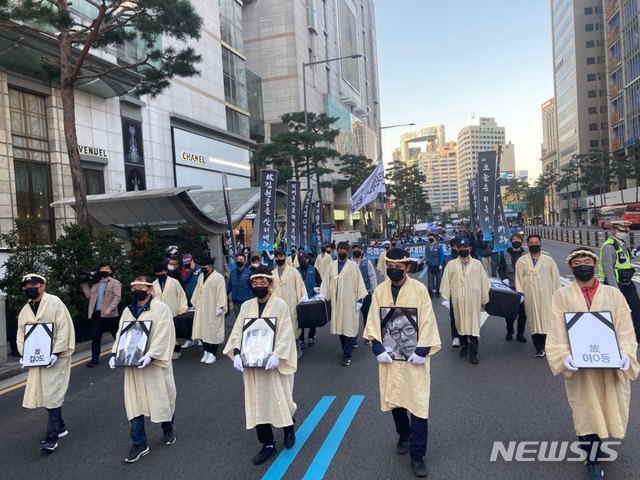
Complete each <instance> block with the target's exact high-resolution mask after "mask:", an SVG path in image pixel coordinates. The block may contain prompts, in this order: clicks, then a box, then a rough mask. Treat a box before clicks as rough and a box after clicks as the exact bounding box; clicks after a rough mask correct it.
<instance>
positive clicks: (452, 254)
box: [451, 250, 458, 258]
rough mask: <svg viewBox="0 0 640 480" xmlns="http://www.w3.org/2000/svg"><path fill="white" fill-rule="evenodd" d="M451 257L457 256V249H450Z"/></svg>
mask: <svg viewBox="0 0 640 480" xmlns="http://www.w3.org/2000/svg"><path fill="white" fill-rule="evenodd" d="M451 258H458V251H457V250H451Z"/></svg>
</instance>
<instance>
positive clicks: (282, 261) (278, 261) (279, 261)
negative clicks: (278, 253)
mask: <svg viewBox="0 0 640 480" xmlns="http://www.w3.org/2000/svg"><path fill="white" fill-rule="evenodd" d="M284 262H285V260H284V258H276V265H278V266H279V267H281V266H282V265H284Z"/></svg>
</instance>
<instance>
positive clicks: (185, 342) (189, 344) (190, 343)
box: [182, 340, 193, 348]
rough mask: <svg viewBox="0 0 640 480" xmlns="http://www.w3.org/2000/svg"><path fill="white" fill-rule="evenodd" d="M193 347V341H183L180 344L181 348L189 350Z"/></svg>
mask: <svg viewBox="0 0 640 480" xmlns="http://www.w3.org/2000/svg"><path fill="white" fill-rule="evenodd" d="M191 347H193V340H185V341H184V343H183V344H182V348H191Z"/></svg>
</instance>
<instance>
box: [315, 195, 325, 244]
mask: <svg viewBox="0 0 640 480" xmlns="http://www.w3.org/2000/svg"><path fill="white" fill-rule="evenodd" d="M314 224H315V227H316V241H317V242H318V253H320V249H321V248H322V245H323V244H324V238H322V202H321V201H320V200H318V201H317V202H316V209H315V219H314Z"/></svg>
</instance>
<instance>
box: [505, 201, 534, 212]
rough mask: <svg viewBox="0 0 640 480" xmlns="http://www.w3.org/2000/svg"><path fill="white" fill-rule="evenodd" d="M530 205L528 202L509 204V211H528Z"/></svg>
mask: <svg viewBox="0 0 640 480" xmlns="http://www.w3.org/2000/svg"><path fill="white" fill-rule="evenodd" d="M528 206H529V204H528V203H527V202H513V203H507V205H506V207H507V210H526V209H527V207H528Z"/></svg>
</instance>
